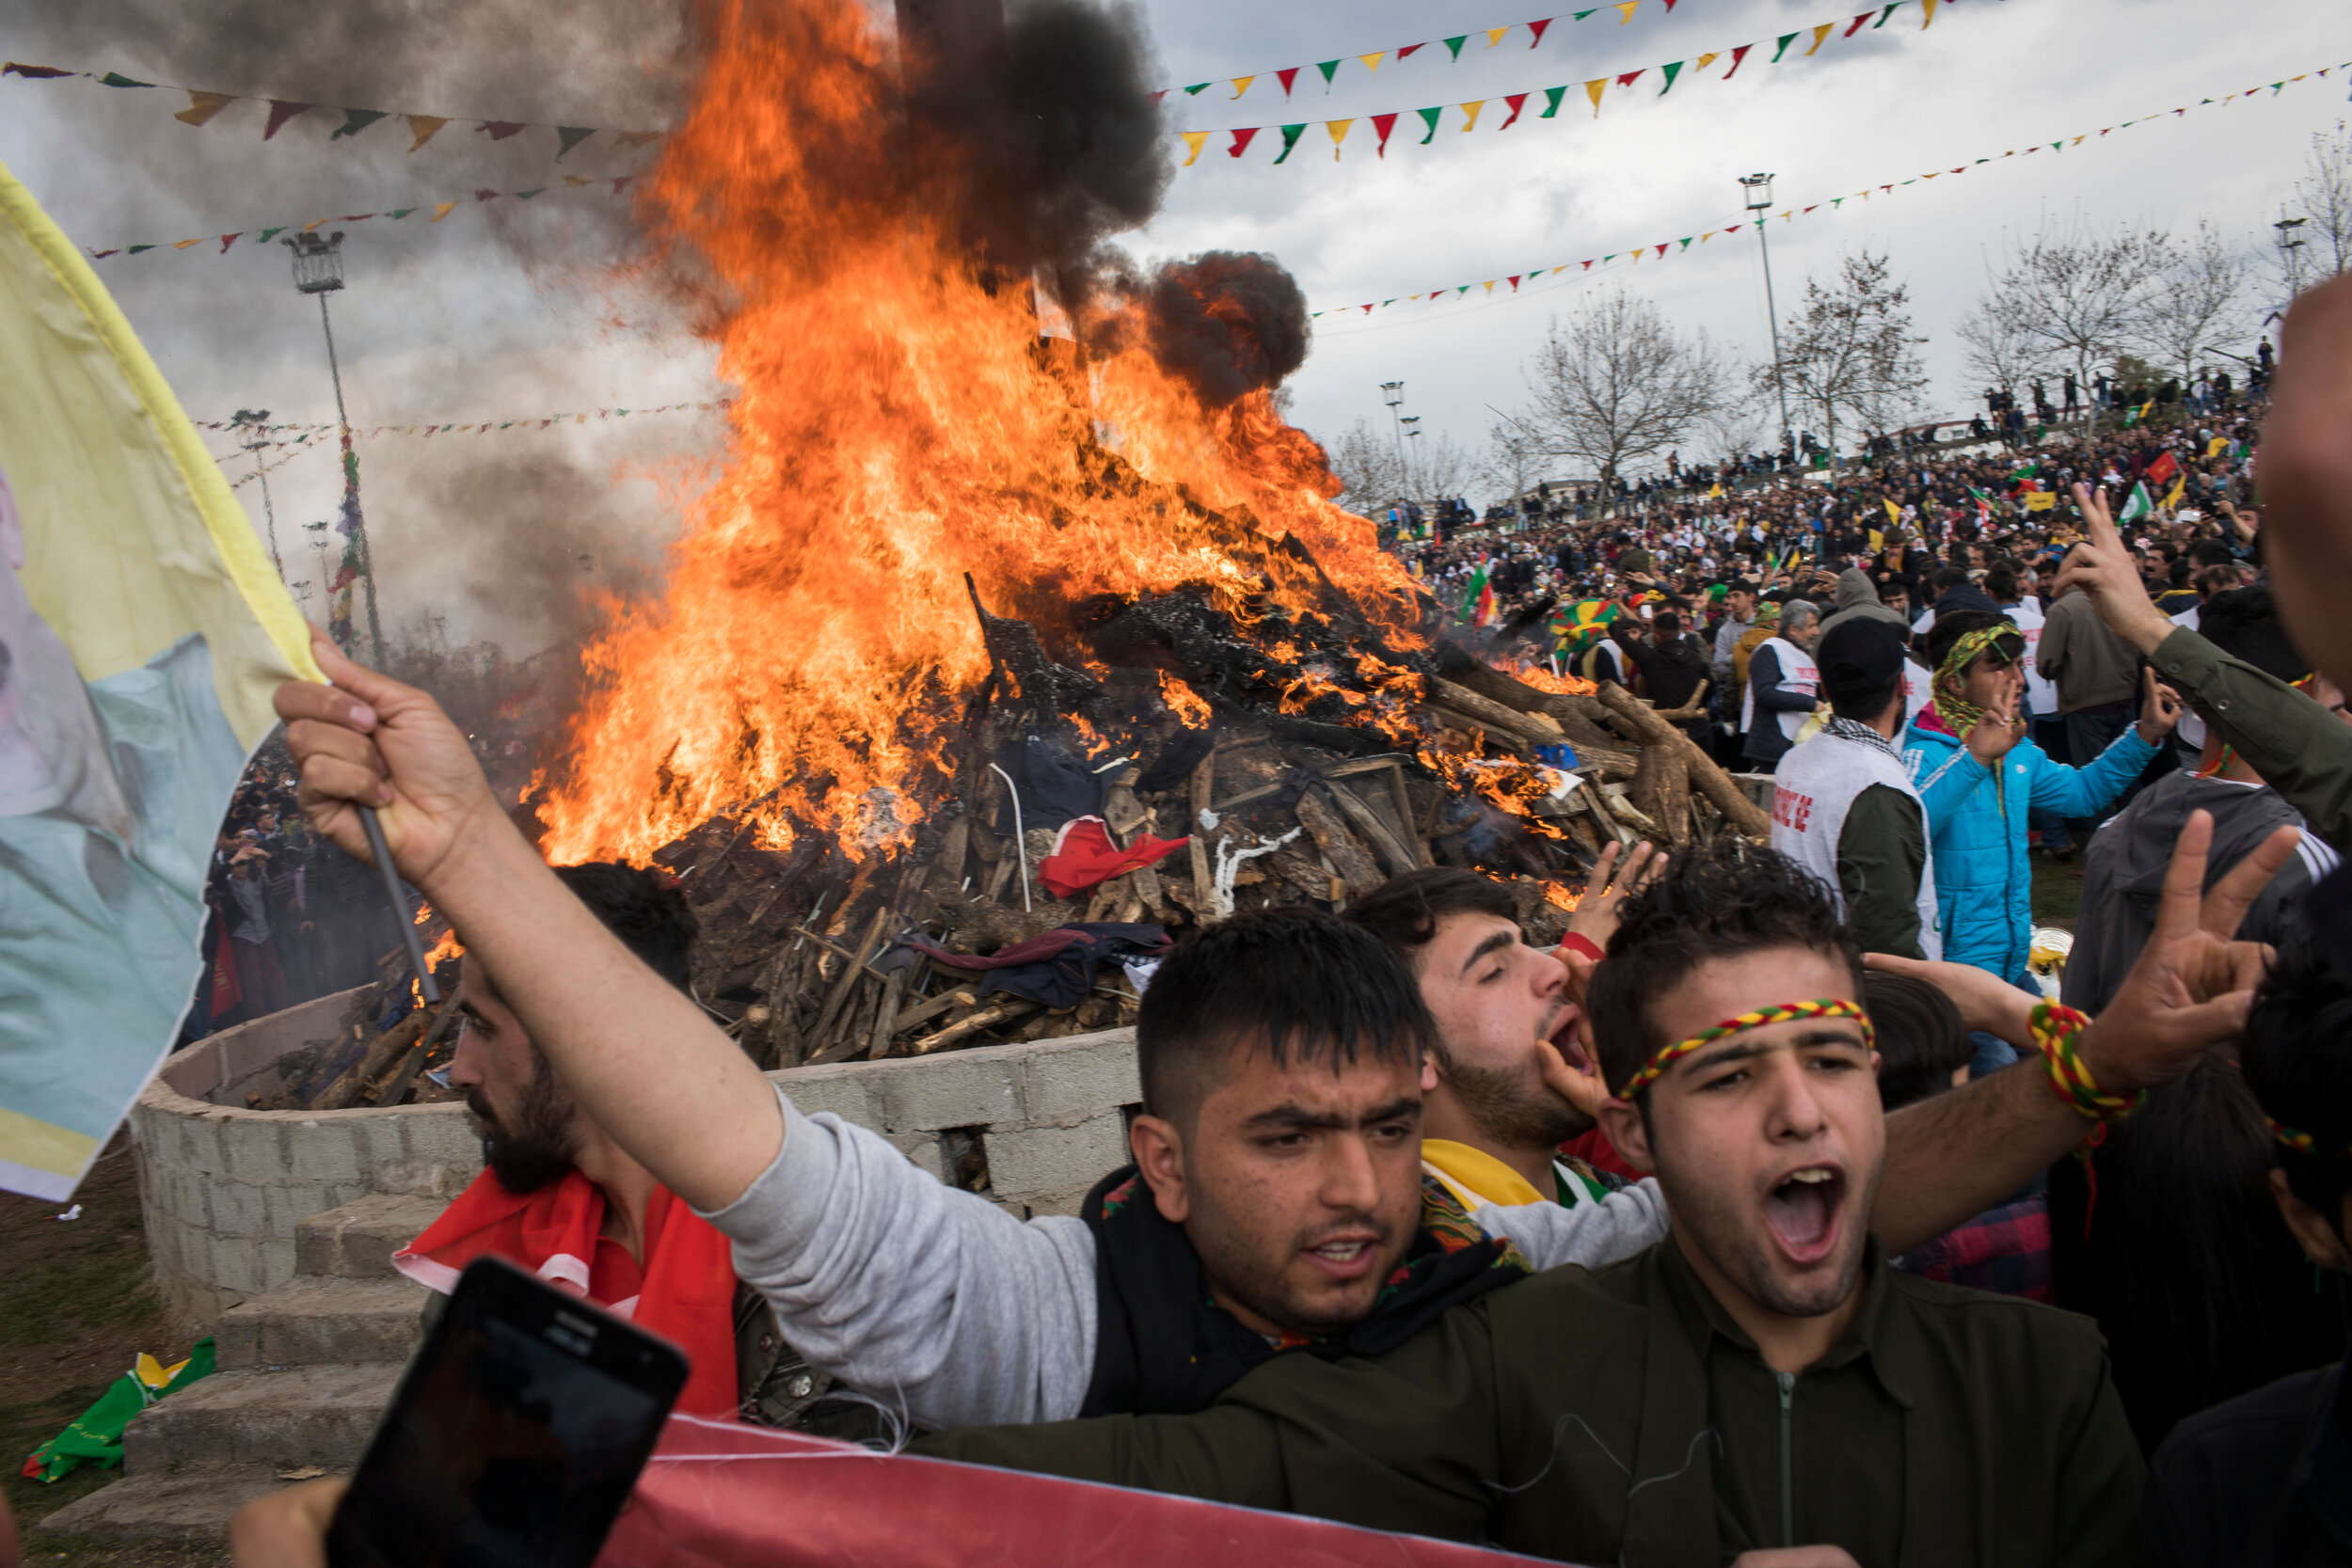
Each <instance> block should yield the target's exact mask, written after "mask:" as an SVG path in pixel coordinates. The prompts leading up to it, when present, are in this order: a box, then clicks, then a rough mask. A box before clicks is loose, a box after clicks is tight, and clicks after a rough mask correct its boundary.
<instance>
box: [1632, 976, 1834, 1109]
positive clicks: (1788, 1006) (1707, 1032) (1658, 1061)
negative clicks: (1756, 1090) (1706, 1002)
mask: <svg viewBox="0 0 2352 1568" xmlns="http://www.w3.org/2000/svg"><path fill="white" fill-rule="evenodd" d="M1802 1018H1851V1019H1852V1020H1854V1021H1855V1022H1858V1023H1860V1024H1861V1025H1862V1043H1863V1045H1864V1046H1865V1047H1866V1048H1867V1047H1869V1046H1871V1045H1872V1044H1873V1043H1874V1041H1875V1039H1876V1036H1874V1035H1873V1034H1872V1032H1871V1029H1870V1015H1869V1014H1868V1013H1866V1012H1864V1011H1863V1010H1862V1005H1861V1004H1860V1003H1858V1002H1847V1001H1844V1000H1842V999H1834V998H1822V999H1820V1000H1818V1001H1813V1002H1784V1003H1782V1004H1781V1005H1780V1006H1777V1007H1758V1008H1757V1009H1756V1011H1754V1012H1748V1013H1741V1014H1740V1016H1739V1017H1738V1018H1727V1019H1725V1020H1724V1021H1723V1022H1721V1023H1718V1024H1716V1025H1715V1026H1714V1027H1713V1028H1711V1029H1702V1030H1700V1031H1699V1032H1698V1033H1697V1034H1695V1035H1692V1037H1690V1038H1689V1039H1687V1040H1677V1041H1676V1042H1675V1043H1674V1044H1672V1045H1667V1046H1661V1047H1660V1048H1659V1050H1658V1053H1657V1054H1656V1055H1654V1056H1652V1057H1651V1058H1650V1059H1649V1060H1648V1061H1647V1062H1646V1063H1645V1064H1644V1065H1643V1067H1642V1070H1641V1071H1639V1072H1637V1073H1635V1074H1634V1075H1633V1076H1632V1077H1630V1078H1629V1079H1627V1080H1626V1084H1625V1087H1624V1088H1622V1089H1619V1090H1618V1091H1617V1098H1618V1099H1619V1100H1631V1099H1632V1098H1633V1097H1634V1096H1635V1095H1637V1094H1640V1093H1641V1092H1642V1091H1643V1090H1644V1089H1645V1088H1648V1087H1649V1086H1650V1085H1652V1084H1654V1083H1656V1082H1657V1081H1658V1079H1659V1077H1660V1076H1661V1074H1663V1073H1664V1072H1665V1070H1666V1069H1667V1068H1669V1067H1671V1066H1672V1065H1673V1064H1674V1061H1675V1059H1676V1058H1677V1057H1678V1056H1687V1055H1689V1054H1690V1053H1692V1052H1693V1051H1696V1050H1698V1049H1699V1048H1700V1047H1702V1046H1708V1045H1712V1044H1714V1043H1715V1042H1716V1041H1717V1040H1719V1039H1722V1038H1723V1037H1724V1036H1725V1035H1737V1034H1741V1033H1744V1032H1745V1031H1747V1030H1750V1029H1763V1028H1768V1027H1770V1026H1771V1025H1772V1024H1775V1023H1788V1022H1792V1021H1794V1020H1796V1019H1802Z"/></svg>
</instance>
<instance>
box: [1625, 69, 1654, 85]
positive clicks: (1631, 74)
mask: <svg viewBox="0 0 2352 1568" xmlns="http://www.w3.org/2000/svg"><path fill="white" fill-rule="evenodd" d="M1648 69H1649V68H1648V67H1647V66H1642V67H1640V68H1638V69H1636V70H1633V71H1625V72H1623V73H1621V74H1620V75H1619V76H1618V77H1617V86H1619V87H1631V86H1632V85H1633V84H1634V83H1635V82H1637V81H1639V80H1640V79H1641V75H1642V72H1643V71H1647V70H1648Z"/></svg>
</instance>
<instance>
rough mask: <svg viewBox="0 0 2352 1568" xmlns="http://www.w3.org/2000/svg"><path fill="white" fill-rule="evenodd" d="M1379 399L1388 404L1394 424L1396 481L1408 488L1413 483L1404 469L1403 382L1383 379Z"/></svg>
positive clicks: (1411, 477) (1410, 476)
mask: <svg viewBox="0 0 2352 1568" xmlns="http://www.w3.org/2000/svg"><path fill="white" fill-rule="evenodd" d="M1380 401H1381V402H1383V403H1385V404H1388V405H1389V418H1390V420H1392V421H1393V422H1394V424H1395V429H1396V475H1397V483H1400V484H1403V485H1406V486H1407V487H1408V488H1409V487H1410V485H1411V484H1412V483H1413V476H1412V475H1411V474H1409V473H1407V472H1406V469H1405V417H1404V412H1403V410H1404V407H1405V383H1403V382H1402V381H1383V382H1382V383H1380ZM1407 499H1410V498H1409V497H1408V498H1407Z"/></svg>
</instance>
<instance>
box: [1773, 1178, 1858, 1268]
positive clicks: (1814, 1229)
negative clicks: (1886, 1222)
mask: <svg viewBox="0 0 2352 1568" xmlns="http://www.w3.org/2000/svg"><path fill="white" fill-rule="evenodd" d="M1845 1208H1846V1173H1845V1171H1844V1170H1843V1169H1841V1168H1840V1167H1838V1166H1837V1165H1836V1164H1830V1163H1817V1164H1809V1165H1800V1166H1798V1167H1797V1168H1796V1169H1795V1170H1792V1171H1790V1172H1788V1174H1787V1175H1786V1176H1784V1177H1782V1178H1781V1179H1780V1180H1778V1181H1777V1182H1775V1183H1773V1185H1772V1187H1771V1188H1770V1189H1769V1190H1768V1191H1767V1192H1766V1193H1765V1195H1764V1220H1765V1223H1766V1224H1767V1225H1769V1226H1770V1227H1772V1240H1773V1242H1774V1243H1777V1244H1778V1245H1779V1247H1780V1251H1781V1254H1782V1256H1783V1257H1785V1258H1786V1259H1788V1261H1789V1262H1791V1263H1794V1264H1796V1265H1797V1266H1798V1267H1800V1268H1810V1267H1812V1266H1813V1265H1815V1264H1817V1263H1820V1261H1822V1260H1823V1259H1827V1258H1828V1257H1830V1256H1831V1254H1833V1253H1835V1252H1836V1250H1837V1239H1838V1236H1839V1233H1840V1232H1841V1230H1842V1229H1843V1221H1844V1218H1845Z"/></svg>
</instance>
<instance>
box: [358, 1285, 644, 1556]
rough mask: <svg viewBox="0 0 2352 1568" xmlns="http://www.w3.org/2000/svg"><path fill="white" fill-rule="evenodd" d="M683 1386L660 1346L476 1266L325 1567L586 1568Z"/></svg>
mask: <svg viewBox="0 0 2352 1568" xmlns="http://www.w3.org/2000/svg"><path fill="white" fill-rule="evenodd" d="M480 1271H486V1273H487V1277H485V1278H481V1279H477V1277H476V1276H477V1273H478V1272H480ZM469 1287H470V1288H469ZM684 1378H685V1362H684V1359H683V1357H681V1356H680V1355H679V1354H678V1353H677V1352H676V1351H675V1350H674V1349H672V1348H671V1347H669V1346H668V1345H665V1344H663V1343H662V1342H661V1341H660V1340H658V1339H655V1338H651V1337H650V1336H648V1335H645V1334H644V1333H643V1332H641V1331H639V1330H637V1329H634V1328H632V1327H630V1326H629V1325H628V1323H624V1322H622V1321H621V1320H619V1319H617V1318H613V1317H611V1316H609V1315H608V1314H605V1313H603V1312H600V1311H597V1310H596V1308H594V1307H588V1306H586V1305H585V1304H583V1303H581V1302H580V1301H579V1300H578V1299H577V1298H574V1297H570V1296H566V1295H564V1294H563V1293H562V1292H560V1291H555V1290H554V1289H552V1288H551V1287H549V1286H547V1285H545V1284H543V1283H541V1282H540V1281H538V1280H536V1279H533V1278H532V1277H530V1276H529V1275H524V1274H522V1273H521V1272H520V1271H519V1270H516V1269H513V1268H510V1267H507V1266H505V1265H503V1264H485V1262H481V1261H477V1262H476V1263H475V1264H473V1265H472V1266H471V1267H469V1269H468V1270H467V1272H466V1275H465V1276H464V1277H463V1278H461V1279H460V1281H459V1282H458V1288H457V1290H456V1291H455V1292H454V1293H453V1295H452V1297H451V1300H450V1305H449V1308H448V1310H447V1312H446V1313H445V1314H444V1315H443V1317H442V1320H441V1322H440V1323H439V1324H437V1327H436V1329H435V1331H434V1333H433V1335H432V1336H431V1337H430V1338H428V1339H427V1340H426V1342H425V1344H424V1346H423V1348H422V1349H421V1351H420V1352H419V1353H418V1356H417V1358H416V1360H415V1361H414V1362H412V1363H411V1364H410V1366H409V1369H408V1372H407V1374H406V1376H405V1377H404V1378H403V1380H402V1382H401V1386H400V1391H399V1393H398V1394H397V1395H396V1396H395V1398H394V1400H393V1402H392V1406H391V1409H390V1410H389V1412H388V1413H387V1414H386V1416H385V1418H384V1421H383V1424H382V1425H381V1426H380V1427H379V1428H378V1429H377V1431H376V1434H375V1438H374V1440H373V1443H372V1444H371V1445H370V1447H369V1449H368V1453H367V1457H366V1459H365V1460H363V1461H362V1462H361V1464H360V1467H359V1472H358V1476H357V1477H355V1478H354V1480H353V1481H352V1486H351V1490H350V1492H349V1493H348V1494H346V1496H345V1497H344V1499H343V1501H342V1506H341V1507H340V1508H339V1509H338V1510H337V1512H336V1515H335V1522H334V1527H333V1528H332V1529H331V1531H330V1532H329V1536H328V1542H327V1558H328V1560H329V1561H330V1562H331V1563H333V1564H334V1565H335V1568H442V1565H448V1568H506V1565H509V1564H512V1565H516V1568H520V1565H524V1564H530V1565H532V1568H573V1565H578V1568H586V1565H587V1564H588V1563H590V1562H591V1561H593V1560H594V1559H595V1557H596V1552H597V1551H598V1549H599V1548H600V1547H601V1546H602V1545H603V1544H604V1537H605V1534H606V1532H607V1531H608V1530H609V1529H610V1528H612V1519H613V1516H614V1515H615V1514H616V1513H618V1512H619V1511H620V1506H621V1504H622V1502H623V1501H624V1500H625V1499H626V1498H627V1497H628V1492H629V1488H630V1487H631V1486H633V1485H634V1484H635V1483H636V1480H637V1473H638V1471H639V1470H640V1469H642V1468H643V1467H644V1463H645V1457H646V1455H647V1454H648V1453H650V1452H651V1451H652V1448H653V1444H654V1441H655V1438H656V1437H657V1435H658V1434H659V1433H660V1427H661V1423H662V1420H663V1418H665V1417H666V1416H667V1415H668V1413H669V1408H670V1405H671V1403H672V1402H673V1401H675V1398H676V1396H677V1390H678V1387H679V1386H681V1385H682V1383H683V1382H684Z"/></svg>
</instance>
